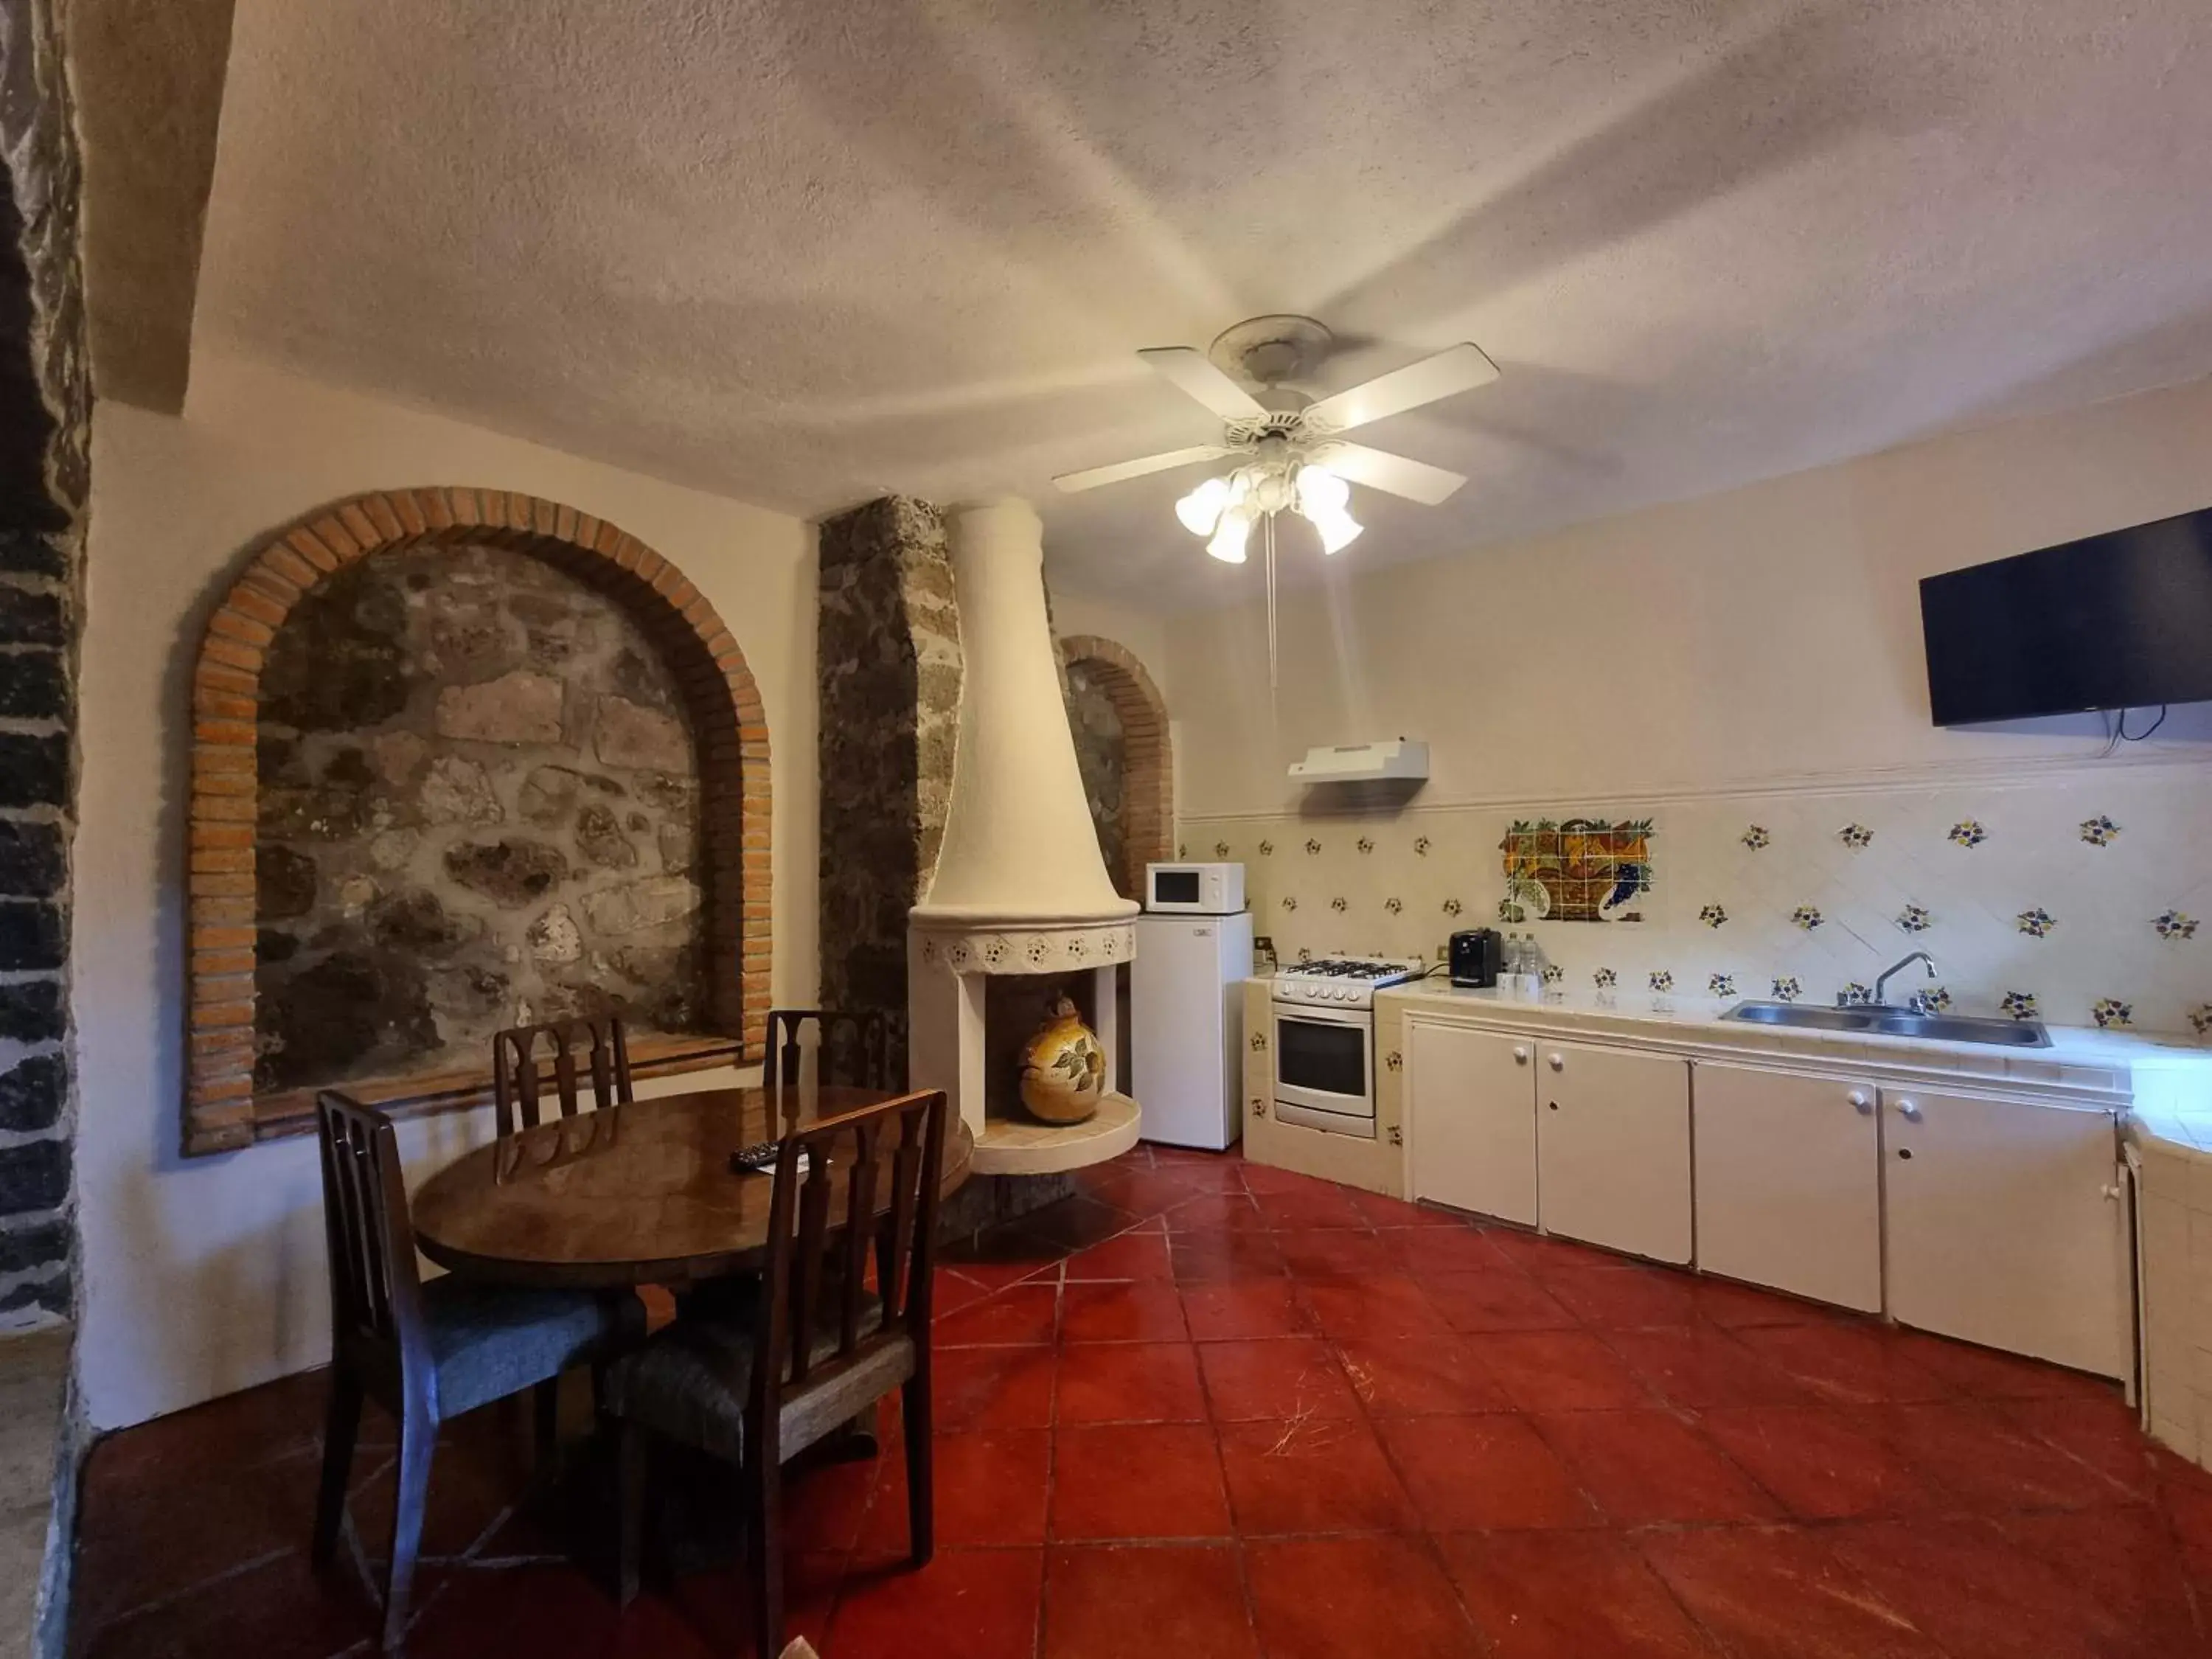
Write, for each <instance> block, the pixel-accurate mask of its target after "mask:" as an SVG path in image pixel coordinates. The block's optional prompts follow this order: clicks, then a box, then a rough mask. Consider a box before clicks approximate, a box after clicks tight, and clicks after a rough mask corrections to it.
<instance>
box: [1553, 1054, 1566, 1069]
mask: <svg viewBox="0 0 2212 1659" xmlns="http://www.w3.org/2000/svg"><path fill="white" fill-rule="evenodd" d="M1551 1064H1552V1069H1553V1071H1555V1072H1564V1071H1565V1070H1566V1069H1567V1057H1566V1056H1565V1054H1553V1056H1552V1062H1551Z"/></svg>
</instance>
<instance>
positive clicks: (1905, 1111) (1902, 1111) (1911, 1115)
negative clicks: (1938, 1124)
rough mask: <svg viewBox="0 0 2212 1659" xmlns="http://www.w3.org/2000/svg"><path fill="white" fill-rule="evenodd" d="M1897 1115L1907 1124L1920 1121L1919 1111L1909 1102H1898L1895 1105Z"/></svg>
mask: <svg viewBox="0 0 2212 1659" xmlns="http://www.w3.org/2000/svg"><path fill="white" fill-rule="evenodd" d="M1897 1115H1898V1116H1899V1117H1901V1118H1903V1119H1904V1120H1905V1121H1906V1122H1907V1123H1917V1122H1919V1121H1920V1109H1919V1108H1918V1107H1917V1106H1916V1105H1914V1104H1913V1103H1911V1101H1909V1100H1900V1101H1899V1102H1898V1103H1897Z"/></svg>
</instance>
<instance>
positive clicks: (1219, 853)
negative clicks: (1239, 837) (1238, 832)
mask: <svg viewBox="0 0 2212 1659" xmlns="http://www.w3.org/2000/svg"><path fill="white" fill-rule="evenodd" d="M1213 856H1214V857H1216V858H1218V859H1225V858H1227V857H1228V856H1229V843H1228V842H1225V841H1217V842H1214V843H1213Z"/></svg>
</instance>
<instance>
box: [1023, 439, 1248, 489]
mask: <svg viewBox="0 0 2212 1659" xmlns="http://www.w3.org/2000/svg"><path fill="white" fill-rule="evenodd" d="M1228 453H1230V452H1229V451H1228V450H1226V449H1224V448H1223V447H1221V446H1220V445H1219V444H1199V445H1197V446H1196V447H1193V448H1190V449H1170V450H1165V451H1163V452H1162V453H1159V454H1158V455H1145V456H1140V457H1139V459H1136V460H1133V461H1116V462H1115V463H1114V465H1111V466H1094V467H1091V468H1090V469H1089V470H1088V471H1082V472H1063V473H1061V474H1060V476H1059V477H1056V478H1054V480H1053V483H1054V485H1056V486H1057V487H1058V488H1060V489H1063V490H1065V491H1066V492H1067V494H1069V495H1073V494H1075V492H1076V491H1077V490H1079V489H1097V488H1098V486H1099V485H1100V484H1109V483H1121V480H1122V479H1124V478H1141V477H1144V476H1145V474H1146V473H1147V472H1164V471H1167V470H1168V469H1169V468H1170V467H1171V466H1188V465H1190V464H1191V463H1192V462H1193V461H1212V460H1218V459H1220V458H1221V457H1222V456H1224V455H1226V454H1228Z"/></svg>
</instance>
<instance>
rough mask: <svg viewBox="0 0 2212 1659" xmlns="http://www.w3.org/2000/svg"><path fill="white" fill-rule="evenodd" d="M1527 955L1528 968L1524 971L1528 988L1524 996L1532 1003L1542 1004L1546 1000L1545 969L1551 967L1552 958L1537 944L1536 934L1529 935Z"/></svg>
mask: <svg viewBox="0 0 2212 1659" xmlns="http://www.w3.org/2000/svg"><path fill="white" fill-rule="evenodd" d="M1527 955H1528V966H1527V968H1526V969H1524V972H1525V974H1526V975H1527V979H1526V981H1525V985H1526V988H1525V989H1524V991H1523V993H1522V994H1524V995H1525V996H1527V997H1528V1000H1530V1001H1531V1002H1541V1001H1542V1000H1544V969H1546V968H1547V967H1548V966H1549V965H1550V963H1551V958H1550V957H1547V956H1546V955H1545V954H1544V947H1543V946H1542V945H1539V944H1538V943H1537V942H1536V936H1535V935H1534V933H1531V934H1529V935H1528V952H1527Z"/></svg>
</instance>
